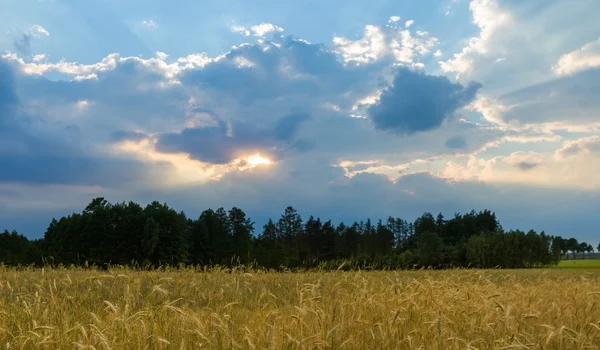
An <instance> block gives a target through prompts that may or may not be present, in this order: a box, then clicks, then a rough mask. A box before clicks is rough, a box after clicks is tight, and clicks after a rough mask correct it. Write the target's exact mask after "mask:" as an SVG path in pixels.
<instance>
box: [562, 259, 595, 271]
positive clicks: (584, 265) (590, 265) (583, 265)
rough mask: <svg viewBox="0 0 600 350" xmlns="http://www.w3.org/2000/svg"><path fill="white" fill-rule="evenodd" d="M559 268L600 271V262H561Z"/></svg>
mask: <svg viewBox="0 0 600 350" xmlns="http://www.w3.org/2000/svg"><path fill="white" fill-rule="evenodd" d="M557 268H567V269H600V260H598V259H593V260H592V259H590V260H561V261H560V262H559V263H558V266H557Z"/></svg>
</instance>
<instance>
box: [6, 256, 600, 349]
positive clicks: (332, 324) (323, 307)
mask: <svg viewBox="0 0 600 350" xmlns="http://www.w3.org/2000/svg"><path fill="white" fill-rule="evenodd" d="M599 322H600V272H597V271H594V270H589V271H582V270H551V269H548V270H518V271H516V270H513V271H501V270H453V271H359V272H342V271H335V272H301V273H291V272H289V273H276V272H266V271H258V272H252V273H247V272H242V271H231V270H226V269H214V270H191V269H188V270H182V269H173V270H163V271H134V270H129V269H118V270H114V269H113V270H110V271H97V270H85V269H77V268H64V269H62V268H61V269H43V270H42V269H35V270H34V269H25V270H19V271H17V270H15V269H10V268H2V267H0V348H4V349H199V348H205V349H468V348H471V349H529V348H531V349H598V348H600V345H599V344H600V323H599Z"/></svg>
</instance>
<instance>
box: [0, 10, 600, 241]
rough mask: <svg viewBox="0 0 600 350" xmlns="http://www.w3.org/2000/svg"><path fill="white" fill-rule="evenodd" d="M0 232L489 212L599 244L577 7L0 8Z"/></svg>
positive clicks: (595, 137)
mask: <svg viewBox="0 0 600 350" xmlns="http://www.w3.org/2000/svg"><path fill="white" fill-rule="evenodd" d="M0 9H1V11H0V33H1V35H0V164H1V167H0V228H2V229H3V228H5V227H6V228H7V229H9V230H12V229H16V230H18V231H19V232H21V233H23V234H25V235H26V236H28V237H32V238H36V237H42V236H43V234H44V231H45V229H46V228H47V226H48V223H49V222H50V220H51V219H52V218H53V217H57V218H59V217H61V216H64V215H68V214H69V213H71V212H74V211H75V212H79V211H81V210H83V208H85V206H86V204H87V203H89V202H90V200H91V199H92V198H94V197H99V196H102V197H105V198H106V199H107V200H109V201H111V202H113V203H114V202H121V201H130V200H133V201H137V202H139V203H141V204H146V203H149V202H151V201H153V200H158V201H160V202H166V203H168V204H169V205H170V206H173V207H174V208H176V209H177V210H183V211H184V212H185V213H186V214H187V215H188V216H190V217H197V216H198V215H199V214H200V212H201V211H203V210H205V209H207V208H214V209H216V208H218V207H225V208H231V207H233V206H236V207H240V208H242V209H243V210H244V211H245V212H246V213H247V214H248V215H249V216H250V217H251V218H252V219H253V220H254V221H255V222H256V226H257V227H256V228H257V231H261V226H262V224H264V222H265V221H266V220H267V219H268V218H274V219H277V218H278V217H279V215H281V213H283V211H284V209H285V207H287V206H290V205H291V206H293V207H294V208H296V209H298V211H299V212H300V214H301V215H302V216H303V217H304V218H307V217H308V216H310V215H315V216H319V217H321V218H324V219H332V220H333V221H335V222H339V221H354V220H361V219H366V218H371V219H372V220H376V219H379V218H382V219H385V218H387V217H388V216H390V215H391V216H394V217H402V218H405V219H407V220H414V219H415V218H416V217H418V216H419V215H421V214H423V213H424V212H432V213H434V215H435V214H437V213H439V212H441V213H443V214H444V215H445V216H446V218H451V217H453V215H454V213H456V212H461V213H464V212H468V211H470V210H471V209H475V210H477V211H478V210H483V209H490V210H492V211H494V212H496V214H497V216H498V218H499V220H500V222H501V224H502V225H503V227H504V228H505V229H522V230H529V229H535V230H537V231H541V230H544V231H545V232H546V233H548V234H553V235H562V236H565V237H575V238H577V239H579V240H585V241H587V242H589V243H592V244H594V246H596V244H597V242H598V240H599V239H600V227H599V226H598V213H599V212H600V176H598V174H599V172H600V99H599V98H598V96H600V21H598V20H597V13H598V12H599V11H600V2H598V1H597V0H572V1H564V0H528V1H517V0H470V1H469V0H440V1H438V0H432V1H417V0H414V1H408V0H406V1H395V0H370V1H362V0H343V1H342V0H331V1H317V0H306V1H294V2H292V1H278V0H256V1H242V0H207V1H193V0H181V1H177V2H176V3H173V2H167V1H157V0H152V1H149V0H143V1H141V0H129V1H120V0H90V1H85V2H84V1H67V0H0Z"/></svg>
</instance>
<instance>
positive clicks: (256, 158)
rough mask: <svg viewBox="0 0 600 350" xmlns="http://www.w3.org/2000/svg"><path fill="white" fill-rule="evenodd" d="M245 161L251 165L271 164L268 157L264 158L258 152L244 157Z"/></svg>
mask: <svg viewBox="0 0 600 350" xmlns="http://www.w3.org/2000/svg"><path fill="white" fill-rule="evenodd" d="M246 161H247V162H248V164H249V165H250V166H252V167H255V166H259V165H269V164H271V160H270V159H269V158H265V157H263V156H261V155H259V154H255V155H252V156H250V157H248V158H246Z"/></svg>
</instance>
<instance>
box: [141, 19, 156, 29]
mask: <svg viewBox="0 0 600 350" xmlns="http://www.w3.org/2000/svg"><path fill="white" fill-rule="evenodd" d="M142 24H143V25H145V26H146V27H148V28H151V29H155V28H158V23H156V22H155V21H154V20H153V19H150V20H146V19H145V20H143V21H142Z"/></svg>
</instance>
